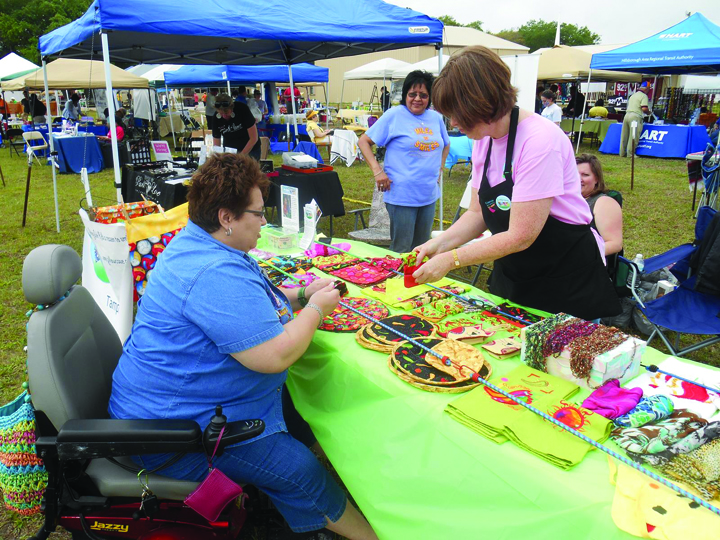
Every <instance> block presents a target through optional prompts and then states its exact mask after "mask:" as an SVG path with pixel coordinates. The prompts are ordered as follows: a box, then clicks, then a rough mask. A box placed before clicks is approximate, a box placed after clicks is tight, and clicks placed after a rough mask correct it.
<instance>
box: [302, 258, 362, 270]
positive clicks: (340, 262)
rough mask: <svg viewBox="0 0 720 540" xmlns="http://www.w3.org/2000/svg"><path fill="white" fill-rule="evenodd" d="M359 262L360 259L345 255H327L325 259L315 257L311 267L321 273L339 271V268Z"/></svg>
mask: <svg viewBox="0 0 720 540" xmlns="http://www.w3.org/2000/svg"><path fill="white" fill-rule="evenodd" d="M359 262H360V259H358V258H357V257H353V256H352V255H348V254H346V253H338V254H337V255H329V256H327V257H315V258H314V259H312V264H313V266H315V268H317V269H318V270H322V271H323V272H331V271H332V270H339V269H340V268H345V267H346V266H352V265H353V264H357V263H359Z"/></svg>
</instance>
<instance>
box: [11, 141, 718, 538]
mask: <svg viewBox="0 0 720 540" xmlns="http://www.w3.org/2000/svg"><path fill="white" fill-rule="evenodd" d="M580 150H581V151H587V152H590V153H596V152H597V151H596V149H590V148H588V147H587V146H586V145H584V144H583V145H581V147H580ZM599 156H600V159H601V161H602V163H603V167H604V170H605V178H606V183H607V184H608V186H609V187H610V188H612V189H617V190H619V191H621V192H622V194H623V197H624V211H623V213H624V219H625V227H624V235H625V253H626V255H627V256H628V257H633V256H634V255H635V254H636V253H642V254H643V255H644V256H645V257H649V256H652V255H654V254H657V253H661V252H663V251H665V250H667V249H669V248H671V247H673V246H676V245H678V244H680V243H684V242H688V241H691V240H692V238H693V227H694V220H693V217H692V212H691V202H692V192H690V191H689V190H688V182H687V169H686V165H685V161H684V160H661V159H651V158H638V159H637V160H636V163H635V182H634V189H633V190H631V189H630V160H629V159H621V158H619V157H617V156H607V155H604V154H599ZM275 161H276V163H278V162H279V157H277V156H276V157H275ZM0 167H2V172H3V175H4V178H5V182H6V186H4V187H2V186H0V238H1V239H2V240H0V268H2V273H1V274H0V280H1V281H0V284H1V285H2V286H0V322H1V323H2V324H0V397H1V398H2V399H3V400H4V402H7V401H8V400H10V399H12V398H14V397H15V396H16V395H17V394H18V393H19V392H20V391H21V384H22V382H23V381H24V380H25V355H24V352H23V347H24V345H25V322H26V318H25V312H26V311H27V310H28V309H29V308H30V307H31V306H30V305H29V304H28V303H27V302H26V301H25V299H24V297H23V294H22V284H21V273H22V264H23V260H24V258H25V256H26V255H27V254H28V253H29V252H30V251H31V250H32V249H33V248H35V247H37V246H39V245H42V244H48V243H61V244H67V245H70V246H71V247H73V248H74V249H75V250H77V251H78V253H81V250H82V235H83V229H82V225H81V222H80V218H79V216H78V214H77V211H78V208H79V207H80V206H81V204H83V205H84V204H85V203H84V202H83V198H84V190H83V186H82V183H81V182H80V176H79V175H68V174H65V175H58V176H57V191H58V197H59V211H60V212H59V213H60V227H61V232H60V233H57V232H56V230H55V210H54V203H53V184H52V174H51V170H50V167H48V166H44V165H37V164H35V165H34V166H33V168H32V177H31V188H30V198H29V204H28V217H27V225H26V227H24V228H23V227H21V221H22V210H23V200H24V193H25V180H26V175H27V161H26V160H25V158H24V156H23V157H18V156H16V155H14V153H13V154H12V155H11V154H10V151H9V149H8V148H7V147H5V148H0ZM336 170H337V172H338V174H339V176H340V179H341V181H342V184H343V188H344V191H345V196H346V197H347V198H349V199H353V200H356V201H368V202H369V201H370V200H371V198H372V189H373V182H372V173H371V172H370V170H369V168H368V167H367V166H366V165H365V164H364V163H362V162H359V161H358V162H356V163H355V164H354V165H353V166H352V167H345V166H344V165H342V164H340V165H339V166H337V167H336ZM468 174H469V168H468V167H459V166H458V167H455V168H454V169H453V171H452V176H451V177H449V178H448V177H447V173H446V174H445V177H446V178H445V189H444V201H445V202H444V213H445V218H446V219H452V216H453V215H454V214H455V211H456V209H457V205H458V202H459V200H460V197H461V195H462V193H463V190H464V189H465V184H466V181H467V179H468ZM90 187H91V190H92V196H93V199H94V203H95V204H96V205H106V204H113V203H114V201H115V190H114V188H113V184H112V169H107V170H105V171H103V172H101V173H99V174H93V175H91V176H90ZM361 206H366V205H364V204H358V203H353V202H346V210H350V209H354V208H358V207H361ZM367 206H369V204H367ZM326 221H327V220H322V221H321V230H322V229H323V228H326V227H327V224H326V223H325V222H326ZM353 222H354V218H352V217H351V216H347V215H346V216H345V217H342V218H337V219H335V221H334V229H335V230H334V237H335V238H342V237H346V236H347V232H348V231H350V230H352V228H353ZM484 275H486V274H484ZM483 279H484V278H483ZM482 284H483V281H481V282H480V285H481V286H482ZM654 345H655V346H657V347H661V344H660V343H659V342H655V343H654ZM661 348H662V347H661ZM719 357H720V346H715V347H713V348H706V349H704V350H702V351H699V352H696V353H694V354H693V355H690V358H692V359H694V360H698V361H701V362H707V363H713V364H715V363H717V361H718V358H719ZM39 523H40V521H39V518H37V517H36V518H30V519H23V518H20V517H18V516H17V515H15V514H11V513H8V512H4V513H2V514H0V540H2V539H8V540H9V539H15V538H23V537H27V536H30V535H31V534H33V533H34V532H35V530H36V527H37V526H39ZM56 538H69V535H66V534H63V535H56Z"/></svg>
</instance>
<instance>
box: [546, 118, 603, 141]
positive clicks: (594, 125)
mask: <svg viewBox="0 0 720 540" xmlns="http://www.w3.org/2000/svg"><path fill="white" fill-rule="evenodd" d="M613 124H617V120H590V119H588V118H586V119H585V122H583V125H582V126H583V128H582V131H583V133H595V134H597V136H598V139H600V140H601V141H603V140H605V134H606V133H607V130H608V129H610V126H611V125H613ZM560 128H561V129H562V130H563V131H565V132H567V133H570V132H571V131H574V132H575V133H578V132H579V131H580V119H579V118H576V119H575V125H574V127H573V120H572V118H565V119H564V120H562V121H561V122H560Z"/></svg>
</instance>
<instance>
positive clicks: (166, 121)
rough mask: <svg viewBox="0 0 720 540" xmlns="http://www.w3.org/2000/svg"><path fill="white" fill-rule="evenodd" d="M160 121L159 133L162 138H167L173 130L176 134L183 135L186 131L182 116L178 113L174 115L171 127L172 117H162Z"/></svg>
mask: <svg viewBox="0 0 720 540" xmlns="http://www.w3.org/2000/svg"><path fill="white" fill-rule="evenodd" d="M158 120H159V121H158V133H159V134H160V136H161V137H167V136H168V135H170V134H171V133H172V132H173V130H174V131H175V133H182V132H183V131H185V124H183V121H182V116H181V114H180V113H179V112H177V111H174V112H173V113H172V125H170V116H161V117H160V118H159V119H158Z"/></svg>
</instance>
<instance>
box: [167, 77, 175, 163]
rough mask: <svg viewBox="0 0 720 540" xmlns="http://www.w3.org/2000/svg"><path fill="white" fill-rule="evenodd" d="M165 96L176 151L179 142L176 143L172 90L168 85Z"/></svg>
mask: <svg viewBox="0 0 720 540" xmlns="http://www.w3.org/2000/svg"><path fill="white" fill-rule="evenodd" d="M165 95H166V96H167V104H168V116H169V117H170V131H172V136H173V149H175V147H176V146H177V142H176V141H175V126H173V120H172V106H171V105H170V90H168V85H167V83H165Z"/></svg>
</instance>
